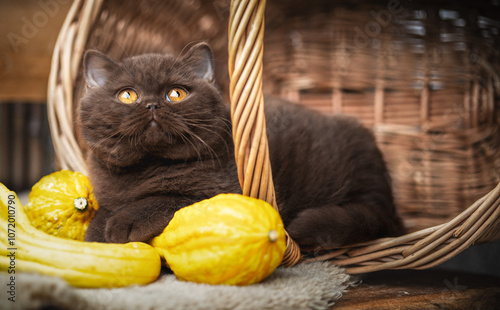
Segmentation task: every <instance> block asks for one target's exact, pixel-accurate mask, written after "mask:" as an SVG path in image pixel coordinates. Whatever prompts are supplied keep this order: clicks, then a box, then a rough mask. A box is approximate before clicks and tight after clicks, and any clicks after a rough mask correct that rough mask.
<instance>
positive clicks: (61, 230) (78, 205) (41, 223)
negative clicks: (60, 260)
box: [25, 170, 99, 241]
mask: <svg viewBox="0 0 500 310" xmlns="http://www.w3.org/2000/svg"><path fill="white" fill-rule="evenodd" d="M98 208H99V206H98V204H97V201H96V199H95V197H94V193H93V191H92V185H91V184H90V181H89V180H88V179H87V177H86V176H84V175H83V174H81V173H79V172H74V171H69V170H61V171H57V172H54V173H52V174H49V175H47V176H44V177H43V178H42V179H40V181H38V182H37V183H36V184H35V185H34V186H33V188H32V189H31V192H30V195H29V203H28V204H26V206H25V209H26V212H27V213H28V217H29V219H30V221H31V223H32V224H33V226H35V227H36V228H38V229H40V230H43V231H44V232H46V233H49V234H51V235H54V236H57V237H62V238H68V239H75V240H81V241H83V240H84V238H85V232H86V231H87V228H88V226H89V223H90V221H91V220H92V218H93V217H94V215H95V212H96V211H97V209H98Z"/></svg>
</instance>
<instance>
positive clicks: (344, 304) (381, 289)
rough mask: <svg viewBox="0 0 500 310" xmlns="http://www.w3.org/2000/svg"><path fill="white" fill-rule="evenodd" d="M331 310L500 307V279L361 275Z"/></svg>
mask: <svg viewBox="0 0 500 310" xmlns="http://www.w3.org/2000/svg"><path fill="white" fill-rule="evenodd" d="M359 278H360V279H361V281H360V284H359V285H358V286H357V287H354V288H351V289H350V290H349V291H348V292H347V293H345V294H344V296H343V297H342V298H341V299H340V300H339V301H338V302H337V303H336V304H335V305H334V306H333V308H332V309H360V310H362V309H388V310H391V309H467V310H469V309H492V310H493V309H500V278H495V277H490V276H485V275H473V274H467V273H461V272H454V271H438V270H423V271H415V270H394V271H392V270H391V271H381V272H376V273H371V274H365V275H362V276H359Z"/></svg>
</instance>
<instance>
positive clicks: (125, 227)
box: [105, 212, 166, 243]
mask: <svg viewBox="0 0 500 310" xmlns="http://www.w3.org/2000/svg"><path fill="white" fill-rule="evenodd" d="M165 226H166V224H162V223H160V222H158V221H157V222H156V223H155V222H154V221H152V219H151V218H140V217H137V215H135V214H131V213H129V212H120V213H118V214H115V215H113V216H112V217H110V218H109V219H108V221H107V223H106V230H105V236H106V242H110V243H127V242H147V241H149V240H150V239H151V238H153V237H155V236H157V235H159V234H160V233H161V232H162V231H163V229H164V228H165Z"/></svg>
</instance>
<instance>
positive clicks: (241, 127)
mask: <svg viewBox="0 0 500 310" xmlns="http://www.w3.org/2000/svg"><path fill="white" fill-rule="evenodd" d="M265 7H266V1H265V0H233V1H231V11H230V20H229V43H228V49H229V60H228V61H229V62H228V68H229V77H230V89H229V94H230V98H231V119H232V123H233V139H234V150H235V158H236V163H237V166H238V176H239V181H240V185H241V188H242V192H243V194H244V195H247V196H251V197H255V198H259V199H262V200H265V201H267V202H269V203H270V204H271V205H272V206H273V207H274V208H275V209H276V210H278V207H277V204H276V197H275V192H274V184H273V178H272V172H271V162H270V160H269V148H268V142H267V136H266V122H265V116H264V97H263V94H262V54H263V50H264V44H263V41H264V40H263V39H264V11H265ZM299 259H300V249H299V247H298V245H297V244H296V243H295V242H294V241H293V240H292V239H291V238H290V237H289V236H288V234H287V250H286V252H285V257H284V258H283V262H282V264H283V265H285V266H293V265H295V264H296V263H297V262H298V261H299Z"/></svg>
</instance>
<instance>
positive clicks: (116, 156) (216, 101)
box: [78, 43, 229, 166]
mask: <svg viewBox="0 0 500 310" xmlns="http://www.w3.org/2000/svg"><path fill="white" fill-rule="evenodd" d="M84 73H85V80H86V82H87V92H86V94H85V96H84V97H83V98H82V100H81V102H80V105H79V109H78V123H79V126H80V129H81V133H82V136H83V138H84V140H85V142H86V143H87V146H88V147H89V149H90V150H91V151H92V152H93V153H94V154H95V155H96V156H97V157H99V158H100V159H101V160H103V161H105V162H109V163H111V164H114V165H118V166H127V165H134V164H137V163H139V162H140V161H141V160H144V159H146V158H151V157H160V158H165V159H172V160H191V159H197V158H200V157H203V156H213V155H214V152H216V151H217V149H220V147H221V145H222V144H224V143H225V140H226V138H227V134H228V132H229V127H228V126H229V124H228V121H227V109H226V107H225V104H224V100H223V98H222V95H221V93H220V91H219V90H218V88H217V87H216V85H215V82H214V61H213V55H212V52H211V50H210V47H209V46H208V45H206V44H205V43H200V44H197V45H195V46H193V47H192V48H191V49H189V51H188V52H186V53H185V55H184V56H179V57H174V56H171V55H159V54H146V55H140V56H134V57H131V58H128V59H125V60H123V61H122V62H116V61H114V60H112V59H111V58H109V57H107V56H106V55H104V54H102V53H100V52H97V51H88V52H87V53H86V54H85V57H84Z"/></svg>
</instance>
